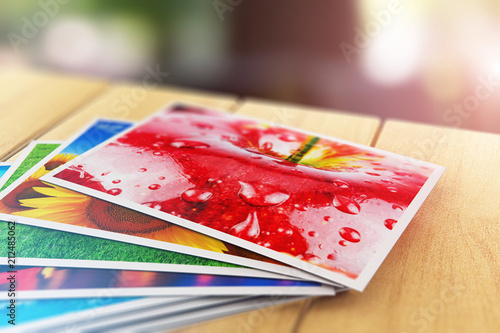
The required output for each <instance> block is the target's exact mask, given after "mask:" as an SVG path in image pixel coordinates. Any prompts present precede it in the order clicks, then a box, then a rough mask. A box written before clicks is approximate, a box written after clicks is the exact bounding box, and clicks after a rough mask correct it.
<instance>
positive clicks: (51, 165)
mask: <svg viewBox="0 0 500 333" xmlns="http://www.w3.org/2000/svg"><path fill="white" fill-rule="evenodd" d="M63 164H64V162H60V161H50V162H48V163H46V164H45V165H44V166H45V170H47V171H51V170H54V169H55V168H57V167H59V166H61V165H63Z"/></svg>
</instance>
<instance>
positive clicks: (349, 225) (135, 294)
mask: <svg viewBox="0 0 500 333" xmlns="http://www.w3.org/2000/svg"><path fill="white" fill-rule="evenodd" d="M443 172H444V168H443V167H441V166H437V165H434V164H430V163H427V162H423V161H419V160H415V159H411V158H409V157H404V156H401V155H397V154H393V153H390V152H386V151H382V150H379V149H375V148H372V147H368V146H363V145H359V144H355V143H351V142H347V141H344V140H340V139H334V138H329V137H325V136H322V135H318V134H315V133H309V132H304V131H302V130H297V129H292V128H288V127H284V126H280V125H277V124H272V123H269V122H265V121H262V120H258V119H252V118H247V117H240V116H234V115H229V114H227V113H221V112H218V111H216V110H211V109H207V108H204V107H202V106H193V105H186V104H181V103H176V104H173V105H171V106H168V107H165V108H164V109H162V110H160V111H159V112H157V113H155V114H154V115H153V116H151V117H149V118H147V119H145V120H144V121H142V122H140V123H138V124H133V123H131V122H125V121H118V120H111V119H97V120H95V121H93V122H92V123H91V124H89V125H88V126H86V127H85V128H84V129H82V130H81V131H80V132H79V133H77V134H75V135H74V136H73V138H71V139H69V140H68V141H66V142H36V141H35V142H32V143H31V144H30V145H29V146H28V147H27V148H26V149H25V150H24V151H23V153H22V154H21V156H19V157H18V158H17V159H16V161H15V163H14V164H13V165H8V164H2V165H0V176H1V178H0V182H1V184H0V186H1V187H2V191H1V192H0V220H2V221H3V222H2V223H0V226H1V228H2V231H1V232H2V234H3V235H5V236H9V237H10V238H9V241H7V242H3V243H1V244H0V247H1V252H0V253H3V255H1V254H0V256H2V257H3V258H2V261H1V262H0V267H1V271H0V288H2V292H1V293H0V303H1V304H2V309H4V312H5V311H6V312H7V313H6V315H7V316H9V315H10V317H8V318H11V319H10V322H5V323H1V324H0V328H2V329H5V330H13V331H23V330H24V331H27V332H28V331H29V332H33V331H37V330H40V331H51V332H58V331H65V330H66V331H67V330H68V329H69V328H71V330H72V331H74V332H91V331H99V332H101V331H122V330H123V329H124V328H128V329H131V330H132V331H134V330H138V331H141V330H146V331H156V330H165V329H170V328H175V327H179V326H181V325H186V324H193V323H195V322H197V321H201V320H208V319H213V318H217V317H220V316H223V315H229V314H232V313H237V312H241V311H248V310H252V309H258V308H261V307H265V306H271V305H275V304H280V303H284V302H291V301H296V300H298V299H303V298H305V297H312V296H319V295H323V296H334V295H335V294H336V293H338V292H342V291H345V290H348V289H354V290H357V291H362V290H363V289H364V288H365V287H366V285H367V284H368V282H369V281H370V279H371V278H372V276H373V275H374V274H375V272H376V270H377V269H378V267H379V266H380V264H381V263H382V261H383V260H384V258H385V257H386V256H387V254H388V253H389V251H390V250H391V248H392V247H393V245H394V244H395V242H396V241H397V239H398V238H399V237H400V236H401V234H402V233H403V231H404V229H405V228H406V226H407V225H408V223H409V222H410V220H411V219H412V217H413V216H414V215H415V213H416V212H417V210H418V208H419V207H420V206H421V205H422V203H423V202H424V200H425V198H426V197H427V195H428V194H429V193H430V191H431V190H432V188H433V187H434V186H435V184H436V183H437V181H438V179H439V178H440V176H441V175H442V173H443ZM4 238H5V239H7V237H4ZM12 305H13V306H14V309H13V308H12ZM9 306H10V309H9ZM24 309H26V310H24ZM28 313H29V314H28ZM13 323H14V324H15V325H13ZM1 325H3V326H1Z"/></svg>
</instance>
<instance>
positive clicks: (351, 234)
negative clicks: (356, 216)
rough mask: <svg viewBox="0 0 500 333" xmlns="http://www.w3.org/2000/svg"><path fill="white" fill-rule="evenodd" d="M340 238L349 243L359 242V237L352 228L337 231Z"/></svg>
mask: <svg viewBox="0 0 500 333" xmlns="http://www.w3.org/2000/svg"><path fill="white" fill-rule="evenodd" d="M339 234H340V237H342V238H343V239H345V240H346V241H349V242H351V243H358V242H359V241H360V240H361V235H360V234H359V232H358V231H357V230H354V229H353V228H349V227H344V228H342V229H340V230H339Z"/></svg>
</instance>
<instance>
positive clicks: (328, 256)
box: [326, 252, 338, 260]
mask: <svg viewBox="0 0 500 333" xmlns="http://www.w3.org/2000/svg"><path fill="white" fill-rule="evenodd" d="M337 256H338V255H337V253H336V252H333V253H330V254H329V255H327V256H326V259H328V260H336V259H337Z"/></svg>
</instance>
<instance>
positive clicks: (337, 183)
mask: <svg viewBox="0 0 500 333" xmlns="http://www.w3.org/2000/svg"><path fill="white" fill-rule="evenodd" d="M333 185H335V186H338V187H340V188H349V184H348V183H346V182H345V181H343V180H335V181H334V182H333Z"/></svg>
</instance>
